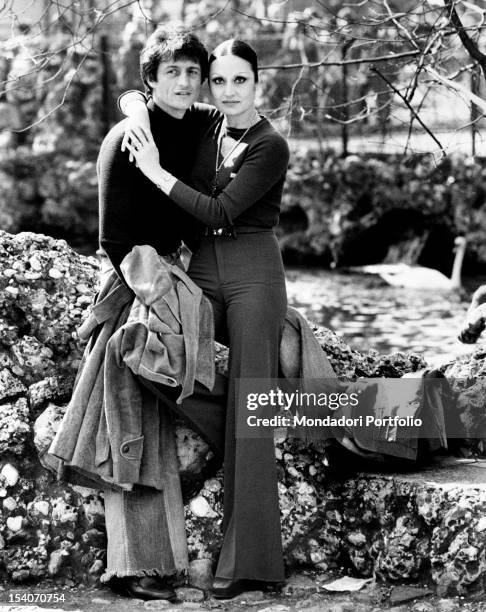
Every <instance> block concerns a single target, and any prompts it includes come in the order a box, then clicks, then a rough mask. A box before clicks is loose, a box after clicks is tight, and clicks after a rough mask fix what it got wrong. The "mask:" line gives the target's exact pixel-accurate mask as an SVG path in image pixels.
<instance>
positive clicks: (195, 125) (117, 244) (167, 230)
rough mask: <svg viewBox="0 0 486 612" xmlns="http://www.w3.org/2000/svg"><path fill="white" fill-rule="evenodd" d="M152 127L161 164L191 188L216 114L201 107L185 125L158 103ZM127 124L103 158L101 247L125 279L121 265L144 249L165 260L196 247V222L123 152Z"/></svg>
mask: <svg viewBox="0 0 486 612" xmlns="http://www.w3.org/2000/svg"><path fill="white" fill-rule="evenodd" d="M148 108H149V114H150V127H151V130H152V134H153V136H154V140H155V143H156V145H157V148H158V150H159V155H160V164H161V166H162V167H163V168H165V169H167V170H168V171H169V172H170V173H171V174H173V175H174V176H176V177H177V178H179V179H181V180H182V181H184V182H187V180H188V178H189V174H190V171H191V169H192V166H193V163H194V158H195V153H196V149H197V145H198V142H199V140H200V137H201V131H202V130H203V129H204V127H205V126H206V125H207V124H208V122H209V121H210V119H211V116H212V114H213V113H214V109H212V107H209V106H206V105H202V104H197V105H194V106H193V107H191V108H190V109H189V110H188V111H186V113H185V115H184V117H183V118H182V119H176V118H174V117H171V116H170V115H168V114H167V113H166V112H164V111H163V110H161V109H160V108H159V107H158V106H157V105H156V104H155V103H154V102H153V100H150V102H149V104H148ZM125 124H126V120H124V121H121V122H120V123H118V124H117V125H115V126H114V127H113V128H112V129H111V130H110V132H109V133H108V134H107V136H106V137H105V139H104V141H103V143H102V145H101V149H100V153H99V156H98V166H97V168H98V185H99V213H100V232H99V239H100V246H101V248H102V249H103V250H104V251H105V253H106V254H107V255H108V258H109V259H110V261H111V263H112V264H113V266H114V268H115V270H116V272H117V273H118V274H119V276H120V277H121V278H122V279H123V275H122V273H121V271H120V263H121V262H122V260H123V258H124V257H125V255H126V254H127V253H129V252H130V251H131V249H132V248H133V247H134V246H135V245H137V244H139V245H142V244H149V245H151V246H153V247H154V248H155V249H156V250H157V252H158V253H159V254H160V255H166V254H168V253H173V252H174V251H176V250H177V248H178V247H179V246H180V244H181V240H182V239H184V240H185V241H186V242H188V243H189V244H190V242H191V240H190V239H191V236H192V235H193V234H194V232H195V231H196V226H195V220H194V217H192V216H191V215H190V214H188V213H186V212H184V211H183V210H181V208H179V207H178V206H177V204H175V203H174V202H172V201H171V199H170V198H168V197H167V196H165V195H164V194H163V193H162V191H160V189H158V188H157V187H156V186H155V185H154V184H153V183H152V182H151V181H150V180H149V179H147V178H146V177H145V176H144V175H143V174H142V172H141V171H140V170H139V169H138V168H137V167H136V166H135V164H134V163H131V162H129V160H128V152H127V151H125V152H122V151H121V149H120V146H121V142H122V139H123V134H124V130H125Z"/></svg>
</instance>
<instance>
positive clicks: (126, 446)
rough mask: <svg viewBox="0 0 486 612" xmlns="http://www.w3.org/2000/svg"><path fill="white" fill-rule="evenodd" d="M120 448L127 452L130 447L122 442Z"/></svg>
mask: <svg viewBox="0 0 486 612" xmlns="http://www.w3.org/2000/svg"><path fill="white" fill-rule="evenodd" d="M121 450H122V453H128V451H129V450H130V447H129V446H128V444H124V445H123V446H122V449H121Z"/></svg>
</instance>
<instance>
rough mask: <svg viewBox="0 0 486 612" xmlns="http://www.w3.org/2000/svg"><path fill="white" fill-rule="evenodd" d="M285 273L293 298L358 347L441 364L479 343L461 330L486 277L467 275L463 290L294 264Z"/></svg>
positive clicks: (305, 311) (485, 341)
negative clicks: (463, 339)
mask: <svg viewBox="0 0 486 612" xmlns="http://www.w3.org/2000/svg"><path fill="white" fill-rule="evenodd" d="M286 272H287V293H288V298H289V303H290V304H291V305H292V306H295V307H297V308H298V309H299V310H300V311H301V312H302V314H304V315H305V316H307V317H308V318H309V319H311V320H313V321H315V322H316V323H319V324H320V325H324V326H325V327H328V328H330V329H332V330H333V331H335V332H336V333H337V334H338V335H339V336H341V337H342V338H343V339H344V340H345V341H346V342H347V343H348V344H349V345H350V346H351V347H352V348H354V349H357V350H359V351H364V352H366V351H367V350H368V349H370V348H373V349H376V350H377V351H379V352H380V353H390V352H394V351H413V352H416V353H421V354H423V355H424V357H425V359H426V361H427V362H428V363H430V364H438V363H441V362H443V361H445V360H446V359H447V358H449V357H454V356H458V355H464V354H467V353H470V352H473V351H474V350H475V348H476V347H477V346H478V345H465V344H462V343H460V342H459V341H458V340H457V333H458V331H459V329H460V328H461V325H462V322H463V320H464V316H465V314H466V311H467V308H468V305H469V301H470V295H471V293H472V291H473V290H474V289H475V288H476V287H477V286H479V285H480V284H482V283H484V282H485V279H484V278H482V279H465V281H464V285H465V290H464V291H462V292H461V293H460V294H458V293H455V292H453V293H447V292H438V291H436V290H433V291H427V290H423V289H420V290H412V289H404V288H398V287H390V286H388V285H385V284H383V282H382V281H381V280H380V279H379V278H377V277H374V276H370V275H358V274H343V273H339V272H332V271H327V270H313V269H298V268H292V267H291V268H287V270H286ZM484 335H485V336H486V334H484ZM479 343H480V344H486V338H485V339H483V340H481V339H480V341H479Z"/></svg>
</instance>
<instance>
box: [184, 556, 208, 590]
mask: <svg viewBox="0 0 486 612" xmlns="http://www.w3.org/2000/svg"><path fill="white" fill-rule="evenodd" d="M212 565H213V563H212V560H211V559H194V560H193V561H191V562H190V563H189V584H190V585H191V586H193V587H197V588H198V589H203V590H207V589H210V588H211V584H212V582H213V571H212Z"/></svg>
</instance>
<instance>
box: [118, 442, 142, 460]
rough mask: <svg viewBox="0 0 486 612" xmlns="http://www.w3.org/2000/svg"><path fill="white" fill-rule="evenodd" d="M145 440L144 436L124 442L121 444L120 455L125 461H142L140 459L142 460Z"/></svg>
mask: <svg viewBox="0 0 486 612" xmlns="http://www.w3.org/2000/svg"><path fill="white" fill-rule="evenodd" d="M143 438H144V437H143V436H139V437H138V438H132V439H130V440H124V441H123V442H122V443H121V444H120V455H121V456H122V457H123V458H124V459H130V460H131V461H140V459H141V458H142V450H143Z"/></svg>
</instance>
